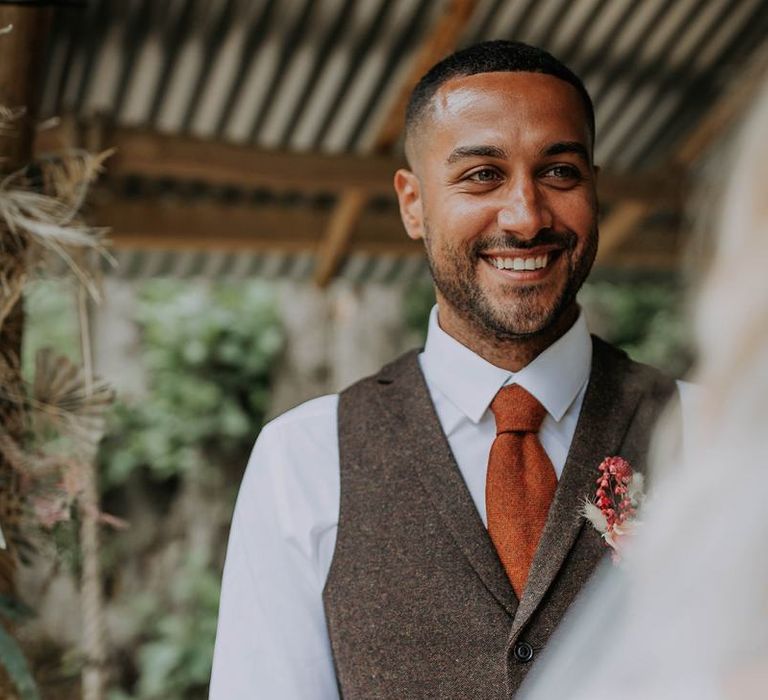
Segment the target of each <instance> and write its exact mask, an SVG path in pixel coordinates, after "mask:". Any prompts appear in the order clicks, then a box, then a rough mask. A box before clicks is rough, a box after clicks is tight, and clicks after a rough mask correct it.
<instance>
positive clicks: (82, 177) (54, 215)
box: [0, 149, 114, 320]
mask: <svg viewBox="0 0 768 700" xmlns="http://www.w3.org/2000/svg"><path fill="white" fill-rule="evenodd" d="M111 154H112V151H105V152H104V153H100V154H98V155H92V154H90V153H87V152H86V151H81V150H74V149H73V150H71V151H68V152H66V153H65V154H62V155H59V156H56V157H55V158H53V157H52V158H48V159H45V160H42V161H38V162H36V163H35V164H34V165H32V166H28V167H26V168H24V169H23V170H19V171H17V172H15V173H12V174H11V175H8V176H7V177H6V178H5V179H3V180H2V181H0V222H2V223H4V225H5V228H6V229H7V232H8V234H9V239H10V240H8V241H6V242H4V243H3V244H2V246H3V248H2V250H0V255H2V254H3V253H6V254H11V256H10V257H11V259H12V258H13V257H14V256H13V255H12V253H13V249H15V250H24V251H25V253H26V260H25V261H24V262H25V264H26V265H27V266H29V267H34V266H39V265H40V264H42V262H43V261H44V260H45V258H46V255H45V254H46V253H54V254H55V255H56V256H58V257H59V258H60V259H62V260H63V261H64V262H65V263H66V264H67V266H68V267H69V268H70V270H71V271H72V272H73V273H74V274H75V275H76V277H77V278H78V279H79V280H80V283H81V284H82V285H83V286H84V287H85V288H86V289H87V290H88V292H89V294H90V295H91V296H92V297H93V298H94V299H97V300H98V299H99V292H98V289H97V287H96V285H95V282H94V278H93V274H92V273H91V271H90V270H89V269H88V266H87V265H85V264H83V262H82V261H81V260H78V259H77V254H76V252H75V251H85V250H93V251H96V252H97V253H98V254H99V255H101V256H102V257H104V258H105V259H107V260H108V261H110V262H112V263H114V260H113V258H112V257H111V256H110V255H109V253H108V251H107V249H106V246H105V240H104V237H105V234H106V229H105V228H101V227H95V226H90V225H88V224H86V223H84V222H83V221H82V220H81V219H80V218H79V216H78V214H79V211H80V209H81V208H82V206H83V202H84V201H85V197H86V194H87V192H88V188H89V187H90V185H91V184H92V183H93V181H94V180H95V179H96V177H97V176H98V174H99V173H100V172H101V170H102V168H103V163H104V161H105V160H106V159H107V158H108V157H109V156H110V155H111ZM3 257H6V256H3ZM1 267H2V266H0V268H1ZM12 279H13V276H12V275H11V274H8V271H7V272H6V274H5V275H2V269H0V285H4V286H7V287H8V292H9V293H5V294H4V297H5V298H6V299H7V298H9V297H10V296H11V295H12V294H14V293H15V294H16V295H17V296H18V292H17V289H18V285H17V284H13V285H12V284H11V280H12ZM22 284H23V281H22ZM5 306H7V304H6V303H3V304H2V305H0V311H1V310H2V307H5ZM0 320H2V317H0Z"/></svg>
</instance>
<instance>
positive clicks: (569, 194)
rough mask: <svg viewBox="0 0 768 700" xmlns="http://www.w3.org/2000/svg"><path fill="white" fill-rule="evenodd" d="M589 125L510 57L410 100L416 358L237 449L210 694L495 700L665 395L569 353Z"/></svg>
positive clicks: (587, 227) (598, 357) (633, 373)
mask: <svg viewBox="0 0 768 700" xmlns="http://www.w3.org/2000/svg"><path fill="white" fill-rule="evenodd" d="M594 130H595V129H594V113H593V107H592V102H591V100H590V98H589V95H588V94H587V92H586V91H585V89H584V86H583V85H582V83H581V81H580V80H579V78H577V77H576V76H575V75H574V74H573V73H572V72H571V71H570V70H569V69H568V68H566V67H565V66H564V65H562V64H561V63H560V62H559V61H557V60H556V59H555V58H553V57H552V56H550V55H549V54H548V53H546V52H544V51H542V50H540V49H537V48H533V47H530V46H526V45H524V44H520V43H514V42H506V41H494V42H486V43H483V44H479V45H476V46H472V47H470V48H468V49H465V50H463V51H459V52H457V53H455V54H453V55H451V56H449V57H448V58H446V59H445V60H443V61H442V62H440V63H439V64H437V65H436V66H435V67H433V68H432V69H431V70H430V71H429V72H428V73H427V74H426V75H425V76H424V77H423V78H422V80H421V81H420V82H419V84H418V85H417V86H416V88H415V90H414V92H413V94H412V97H411V100H410V103H409V106H408V111H407V118H406V140H405V147H406V155H407V158H408V163H409V169H403V170H399V171H398V172H397V173H396V174H395V183H394V184H395V189H396V191H397V196H398V199H399V203H400V211H401V215H402V219H403V223H404V225H405V229H406V231H407V233H408V235H409V236H410V237H412V238H414V239H420V240H422V241H423V242H424V246H425V249H426V254H427V258H428V260H429V264H430V268H431V271H432V276H433V279H434V283H435V291H436V295H437V306H436V308H435V309H434V310H433V312H432V316H431V319H430V324H429V333H428V338H427V341H426V345H425V348H424V351H423V352H421V353H417V352H411V353H408V354H407V355H405V356H404V357H401V358H400V359H398V360H396V361H395V362H393V363H392V364H390V365H388V366H386V367H384V368H383V369H382V370H381V371H380V372H379V373H378V374H377V375H376V376H374V377H371V378H368V379H365V380H363V381H361V382H359V383H357V384H355V385H353V386H352V387H350V388H348V389H347V390H345V391H343V392H342V393H341V394H340V395H338V396H335V395H334V396H326V397H322V398H320V399H315V400H314V401H310V402H308V403H306V404H303V405H302V406H299V407H298V408H296V409H293V410H292V411H290V412H288V413H286V414H285V415H283V416H281V417H280V418H278V419H277V420H275V421H273V422H272V423H270V424H269V425H268V426H267V427H265V428H264V430H263V431H262V433H261V435H260V436H259V439H258V441H257V444H256V447H255V449H254V453H253V456H252V458H251V462H250V464H249V467H248V470H247V472H246V476H245V478H244V481H243V484H242V487H241V491H240V496H239V499H238V504H237V508H236V511H235V516H234V521H233V526H232V533H231V537H230V543H229V550H228V554H227V563H226V568H225V573H224V583H223V590H222V600H221V611H220V619H219V630H218V637H217V643H216V653H215V660H214V670H213V677H212V682H211V697H212V698H213V699H214V700H223V699H224V698H226V699H227V700H236V699H238V698H243V699H245V698H255V697H260V698H261V697H263V698H275V699H278V698H279V699H281V700H282V699H286V700H292V699H294V698H295V699H296V700H298V699H299V698H301V699H302V700H311V699H315V698H318V699H320V698H323V699H324V698H337V697H339V696H342V697H343V698H345V700H354V699H358V698H359V699H363V698H364V699H366V700H367V699H369V698H387V699H393V698H409V699H410V698H441V700H446V699H450V698H456V699H459V698H461V699H462V700H464V699H466V698H473V699H474V698H478V699H480V698H482V699H483V700H491V699H497V698H498V699H499V700H500V699H502V698H510V697H512V696H513V695H514V693H515V692H516V690H517V688H518V687H519V685H520V683H521V682H522V680H523V678H524V676H525V674H526V673H527V671H528V670H529V669H530V667H531V665H532V663H534V662H535V661H536V658H537V656H538V654H539V652H540V651H541V649H542V647H543V646H544V645H545V643H546V642H547V640H548V638H549V637H550V635H551V634H552V632H553V630H554V629H555V627H556V626H557V624H558V622H559V621H560V619H561V617H562V616H563V614H564V613H565V611H566V609H567V608H568V606H569V605H570V603H571V602H572V601H573V599H574V598H575V596H576V594H577V593H578V592H579V590H580V588H581V587H582V586H583V584H584V583H585V582H586V580H587V579H588V578H589V576H590V574H591V573H592V571H593V569H594V567H595V566H596V564H597V563H598V561H599V560H600V559H601V558H602V557H603V556H604V554H605V551H606V549H605V546H604V544H603V542H602V541H601V539H600V537H599V535H598V534H597V533H596V532H595V531H594V530H592V528H591V527H588V526H585V524H584V522H583V520H582V519H581V518H580V516H579V510H580V506H581V503H582V502H583V499H584V498H585V497H586V496H589V495H591V494H592V493H593V491H594V483H595V479H596V477H597V475H598V470H597V468H598V465H599V464H600V462H601V461H602V460H603V458H604V457H606V456H608V455H620V456H622V457H624V458H625V459H627V460H629V461H630V462H631V463H632V464H633V465H634V467H635V468H637V469H642V468H643V467H644V464H645V461H646V454H647V450H648V442H649V434H650V431H651V429H652V427H653V423H654V420H655V418H656V417H657V416H658V415H659V412H660V411H661V409H662V408H663V406H664V405H665V404H666V402H667V400H668V399H669V398H670V397H672V396H673V395H674V394H675V384H674V382H673V381H671V380H668V379H666V378H665V377H663V376H662V375H660V374H659V373H657V372H656V371H654V370H652V369H650V368H648V367H645V366H642V365H639V364H636V363H634V362H632V361H630V360H629V359H628V358H627V357H626V356H625V355H624V354H622V353H621V352H619V351H617V350H615V349H614V348H612V347H610V346H608V345H606V344H605V343H603V342H601V341H600V340H598V339H596V338H590V336H589V333H588V331H587V328H586V324H585V321H584V318H583V315H582V314H581V313H580V310H579V307H578V305H577V303H576V293H577V292H578V290H579V288H580V287H581V285H582V283H583V282H584V280H585V278H586V277H587V275H588V274H589V271H590V269H591V267H592V263H593V261H594V258H595V253H596V250H597V239H598V232H597V213H598V205H597V198H596V187H595V182H596V177H597V169H596V167H595V166H594V164H593V162H592V153H593V144H594ZM587 672H588V670H587V669H585V673H587Z"/></svg>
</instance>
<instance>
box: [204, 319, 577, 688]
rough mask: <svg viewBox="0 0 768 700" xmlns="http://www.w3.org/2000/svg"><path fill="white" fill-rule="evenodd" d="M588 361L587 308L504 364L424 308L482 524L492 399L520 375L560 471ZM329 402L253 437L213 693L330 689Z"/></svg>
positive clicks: (432, 379)
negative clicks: (534, 350)
mask: <svg viewBox="0 0 768 700" xmlns="http://www.w3.org/2000/svg"><path fill="white" fill-rule="evenodd" d="M591 360H592V343H591V341H590V337H589V333H588V331H587V326H586V323H585V321H584V318H583V315H580V316H579V319H578V320H577V321H576V323H575V324H574V325H573V327H572V328H571V329H570V330H569V331H568V332H567V333H566V334H565V335H564V336H563V337H562V338H560V339H559V340H558V341H557V342H556V343H554V344H553V345H552V346H550V347H549V348H547V350H545V351H544V352H543V353H542V354H541V355H539V356H538V357H537V358H536V359H535V360H534V361H533V362H531V363H530V364H529V365H528V366H526V367H525V368H524V369H522V370H521V371H519V372H516V373H511V372H509V371H507V370H504V369H500V368H499V367H495V366H494V365H491V364H490V363H488V362H486V361H485V360H484V359H482V358H481V357H479V356H478V355H476V354H475V353H473V352H472V351H471V350H469V349H468V348H467V347H465V346H463V345H461V344H460V343H459V342H457V341H456V340H454V339H453V338H452V337H451V336H449V335H448V334H447V333H445V332H444V331H443V330H442V329H441V328H440V326H439V324H438V321H437V307H435V308H434V309H433V310H432V314H431V316H430V321H429V331H428V335H427V341H426V345H425V348H424V351H423V352H422V353H421V354H420V355H419V361H420V363H421V368H422V370H423V372H424V376H425V378H426V382H427V387H428V388H429V392H430V395H431V397H432V400H433V402H434V404H435V408H436V411H437V416H438V418H439V420H440V425H441V426H442V428H443V431H444V432H445V434H446V436H447V438H448V442H449V444H450V446H451V450H452V452H453V455H454V457H455V458H456V462H457V464H458V467H459V470H460V471H461V474H462V476H463V477H464V481H465V482H466V484H467V488H468V489H469V492H470V494H471V496H472V499H473V500H474V502H475V505H476V506H477V510H478V512H479V514H480V516H481V517H482V519H483V522H486V515H485V474H486V468H487V465H488V453H489V452H490V449H491V443H492V442H493V439H494V437H495V435H496V428H495V420H494V417H493V414H492V413H491V412H490V410H489V406H490V404H491V401H492V400H493V398H494V396H495V395H496V393H497V392H498V391H499V389H500V388H501V387H502V386H504V385H505V384H512V383H515V384H520V385H521V386H523V387H524V388H525V389H527V390H528V391H529V392H530V393H531V394H533V395H534V396H535V397H536V398H537V399H538V400H539V401H540V402H541V404H542V405H543V406H544V407H545V408H546V409H547V415H546V417H545V418H544V422H543V423H542V426H541V430H540V432H539V438H540V440H541V443H542V446H543V447H544V450H545V451H546V452H547V454H548V455H549V458H550V459H551V461H552V464H553V465H554V467H555V471H556V473H557V475H558V477H559V476H560V474H561V473H562V470H563V466H564V464H565V459H566V456H567V454H568V449H569V447H570V444H571V440H572V439H573V434H574V431H575V429H576V421H577V418H578V416H579V412H580V410H581V404H582V401H583V398H584V391H585V389H586V385H587V380H588V378H589V371H590V366H591ZM337 404H338V395H331V396H323V397H320V398H318V399H313V400H312V401H308V402H306V403H304V404H302V405H300V406H298V407H297V408H294V409H292V410H290V411H288V412H287V413H285V414H283V415H282V416H280V417H279V418H276V419H275V420H273V421H272V422H270V423H269V424H267V425H266V426H265V427H264V428H263V430H262V431H261V433H260V434H259V437H258V440H257V441H256V445H255V447H254V449H253V453H252V455H251V458H250V461H249V463H248V467H247V469H246V472H245V476H244V478H243V483H242V485H241V487H240V493H239V496H238V499H237V505H236V507H235V514H234V517H233V521H232V529H231V532H230V537H229V546H228V550H227V559H226V565H225V567H224V578H223V583H222V592H221V603H220V608H219V622H218V632H217V636H216V649H215V653H214V660H213V674H212V677H211V686H210V698H211V700H255V699H261V698H263V699H264V700H337V698H338V690H337V684H336V676H335V674H334V670H333V660H332V656H331V649H330V643H329V640H328V634H327V632H326V625H325V614H324V610H323V600H322V592H323V586H324V585H325V580H326V577H327V575H328V570H329V568H330V565H331V558H332V556H333V549H334V545H335V542H336V529H337V525H338V514H339V447H338V435H337V417H336V408H337Z"/></svg>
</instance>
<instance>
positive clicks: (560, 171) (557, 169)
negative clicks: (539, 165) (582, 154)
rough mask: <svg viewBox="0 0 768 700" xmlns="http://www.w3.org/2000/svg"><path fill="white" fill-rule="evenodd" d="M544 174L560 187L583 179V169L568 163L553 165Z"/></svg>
mask: <svg viewBox="0 0 768 700" xmlns="http://www.w3.org/2000/svg"><path fill="white" fill-rule="evenodd" d="M542 175H543V177H545V178H546V179H547V180H549V181H550V182H551V183H552V184H553V185H555V186H559V187H563V186H567V185H574V184H576V183H578V182H580V181H581V179H582V176H581V171H580V170H579V169H578V168H577V167H576V166H574V165H568V164H561V165H553V166H552V167H550V168H547V169H546V170H545V171H544V172H543V173H542Z"/></svg>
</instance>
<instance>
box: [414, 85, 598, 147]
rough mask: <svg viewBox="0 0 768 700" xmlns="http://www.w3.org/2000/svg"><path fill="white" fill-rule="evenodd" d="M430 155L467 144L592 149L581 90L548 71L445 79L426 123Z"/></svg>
mask: <svg viewBox="0 0 768 700" xmlns="http://www.w3.org/2000/svg"><path fill="white" fill-rule="evenodd" d="M423 135H424V138H425V139H426V140H427V141H428V142H429V146H430V149H429V151H428V153H436V151H439V150H443V149H445V148H449V149H450V148H453V147H456V146H457V145H461V144H463V143H466V144H469V143H473V144H479V143H488V144H497V145H504V146H508V147H509V146H515V145H517V146H519V147H524V146H525V145H526V144H530V145H532V146H534V145H536V146H539V147H540V146H545V145H546V144H547V143H554V142H557V141H578V142H580V143H583V144H584V146H585V147H586V148H587V150H588V151H590V150H591V143H590V137H589V129H588V127H587V117H586V111H585V108H584V105H583V104H582V101H581V97H580V95H579V93H578V92H577V90H576V88H575V87H573V86H572V85H570V84H569V83H566V82H565V81H563V80H560V79H559V78H556V77H554V76H552V75H547V74H543V73H527V72H496V73H479V74H477V75H468V76H461V77H458V78H453V79H451V80H448V81H446V82H445V83H444V84H443V85H441V86H440V88H439V89H438V90H437V92H436V93H435V95H434V97H433V98H432V104H431V107H430V109H429V111H428V115H427V117H426V119H425V123H424V129H423Z"/></svg>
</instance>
